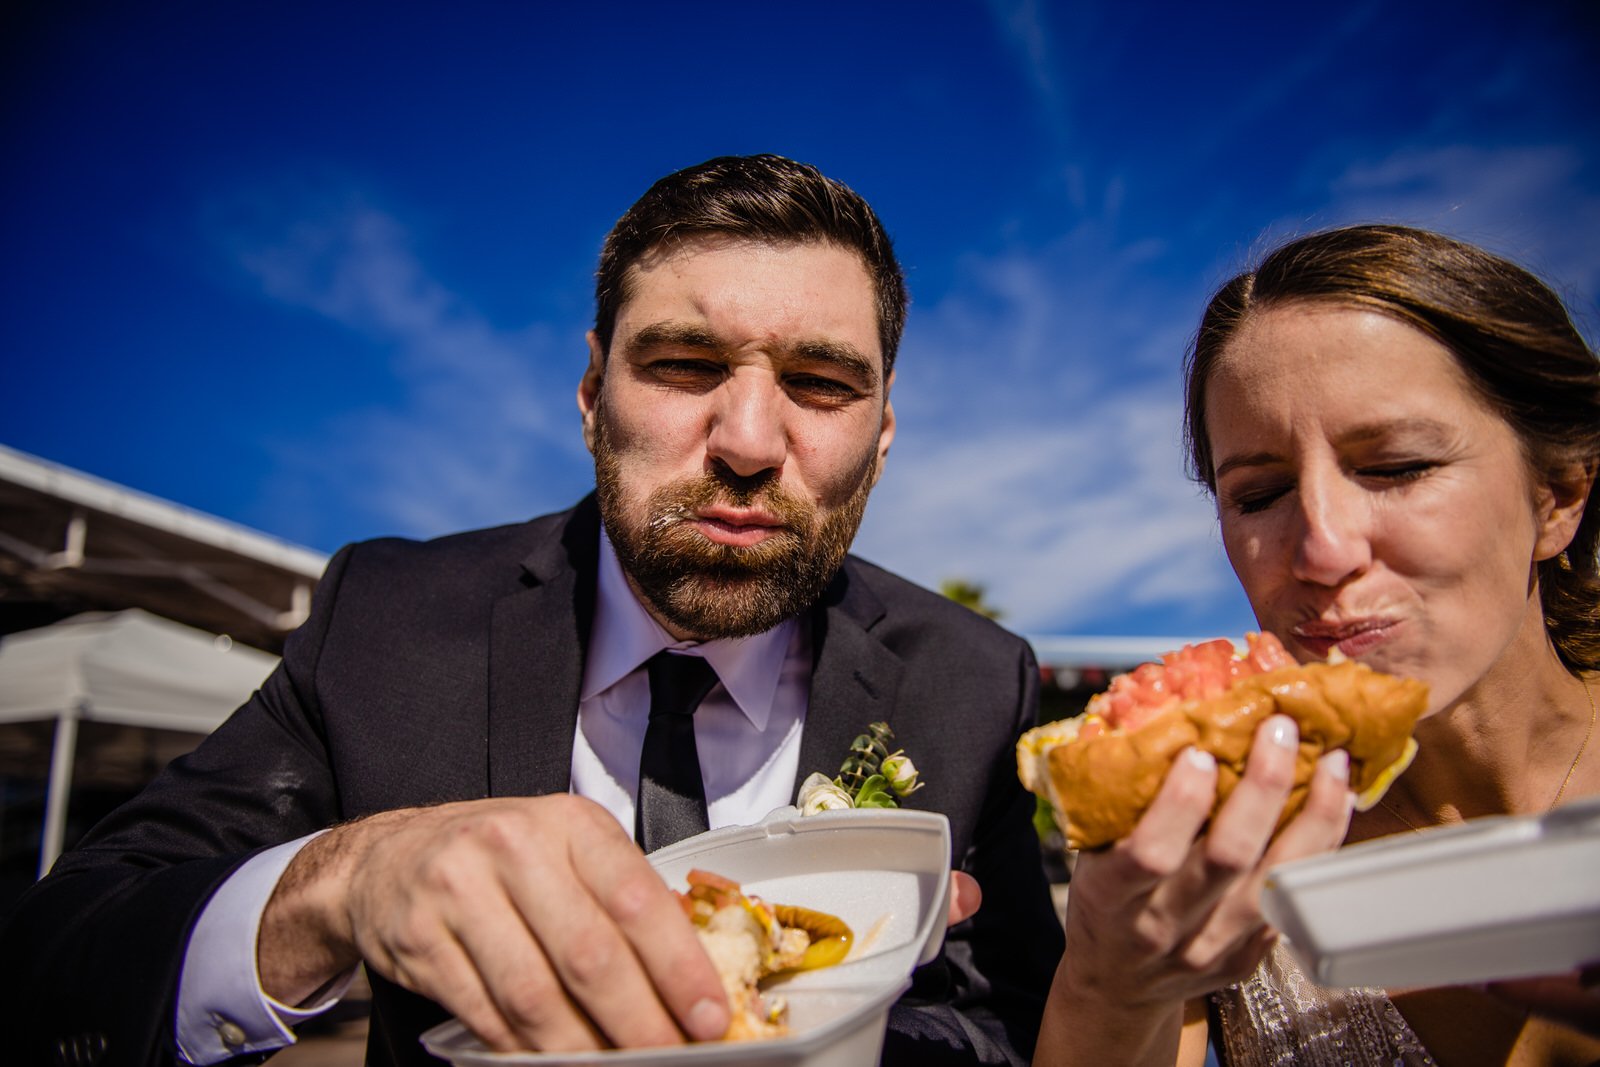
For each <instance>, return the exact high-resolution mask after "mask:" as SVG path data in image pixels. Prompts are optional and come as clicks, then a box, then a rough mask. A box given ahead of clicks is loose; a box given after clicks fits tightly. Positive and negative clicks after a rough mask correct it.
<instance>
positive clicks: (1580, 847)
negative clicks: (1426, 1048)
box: [1262, 797, 1600, 987]
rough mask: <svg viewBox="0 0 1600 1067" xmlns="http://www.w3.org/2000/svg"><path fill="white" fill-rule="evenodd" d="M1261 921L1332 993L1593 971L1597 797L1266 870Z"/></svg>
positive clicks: (1598, 916)
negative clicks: (1582, 968) (1583, 969)
mask: <svg viewBox="0 0 1600 1067" xmlns="http://www.w3.org/2000/svg"><path fill="white" fill-rule="evenodd" d="M1262 908H1263V910H1264V912H1265V913H1266V916H1267V919H1268V921H1269V922H1271V923H1272V924H1273V925H1274V926H1276V927H1277V928H1278V929H1279V930H1281V931H1282V932H1283V934H1284V936H1285V937H1286V938H1287V939H1288V942H1289V948H1290V950H1291V951H1292V952H1293V953H1294V955H1295V957H1296V958H1297V959H1298V960H1299V961H1300V964H1301V966H1303V967H1304V968H1305V969H1306V972H1307V973H1308V974H1310V975H1311V977H1312V978H1314V979H1315V980H1316V981H1318V982H1320V983H1321V984H1323V985H1328V986H1389V987H1396V986H1433V985H1445V984H1452V985H1453V984H1460V983H1464V982H1483V981H1492V980H1496V979H1509V978H1522V977H1528V976H1532V975H1542V974H1559V973H1563V972H1566V971H1570V970H1572V969H1574V968H1577V967H1580V966H1583V965H1585V964H1590V963H1594V962H1596V961H1600V797H1590V798H1586V799H1584V800H1580V801H1576V802H1574V803H1571V804H1569V805H1567V806H1566V807H1563V808H1558V809H1557V810H1555V811H1553V812H1550V813H1549V814H1546V815H1526V816H1493V817H1488V818H1482V819H1473V820H1470V821H1468V822H1466V823H1462V824H1461V825H1458V826H1448V827H1439V828H1436V829H1430V830H1425V831H1423V832H1421V833H1413V834H1402V835H1399V836H1395V837H1385V838H1380V839H1378V840H1375V841H1365V842H1362V843H1361V844H1357V845H1351V846H1349V847H1348V848H1343V849H1340V850H1339V851H1337V852H1332V853H1329V854H1327V855H1324V856H1314V857H1311V858H1309V859H1304V860H1296V861H1293V862H1291V863H1285V864H1282V865H1280V866H1278V867H1275V868H1273V869H1272V871H1271V872H1270V874H1269V876H1268V879H1267V883H1266V887H1265V889H1264V890H1263V892H1262Z"/></svg>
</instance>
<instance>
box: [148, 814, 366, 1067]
mask: <svg viewBox="0 0 1600 1067" xmlns="http://www.w3.org/2000/svg"><path fill="white" fill-rule="evenodd" d="M316 836H317V834H310V835H308V836H306V837H302V838H298V839H297V840H294V841H286V842H284V843H283V844H281V845H278V846H276V847H275V848H269V849H267V850H266V851H265V852H262V853H259V854H258V855H256V856H253V857H251V858H250V859H249V860H248V861H246V862H245V863H244V864H243V865H242V866H241V867H240V868H239V869H238V870H236V871H234V872H233V874H231V875H229V876H228V879H227V880H226V881H224V882H223V883H222V886H221V887H220V888H219V889H218V890H217V891H216V893H215V894H214V895H213V896H212V897H211V899H210V901H208V902H207V903H206V906H205V910H204V911H202V912H201V913H200V919H199V921H198V922H196V923H195V926H194V933H193V934H192V935H191V936H190V938H189V947H188V949H187V950H186V951H185V952H184V957H183V973H182V975H181V976H180V977H179V979H178V1012H177V1020H176V1030H177V1032H176V1034H175V1037H176V1038H177V1042H178V1051H179V1053H180V1054H181V1055H182V1056H183V1058H184V1059H185V1060H187V1061H188V1062H189V1063H193V1064H201V1065H203V1064H211V1063H218V1062H220V1061H222V1060H225V1059H228V1058H230V1057H233V1056H238V1055H242V1054H244V1053H247V1052H270V1051H272V1050H273V1049H278V1048H282V1047H283V1046H285V1045H292V1044H294V1040H295V1036H294V1031H293V1030H291V1029H290V1027H291V1026H294V1025H295V1024H297V1023H300V1022H303V1021H304V1020H306V1019H310V1018H313V1017H315V1016H317V1015H320V1014H322V1013H323V1012H325V1011H327V1010H328V1009H329V1008H331V1007H333V1006H334V1005H335V1004H337V1003H338V1002H339V998H340V997H342V996H344V993H345V990H346V989H348V988H349V986H350V982H351V980H352V979H353V978H354V977H355V968H351V969H350V971H349V972H348V973H346V974H344V975H341V976H340V977H339V978H338V979H336V980H335V981H334V982H332V983H330V984H329V985H328V986H327V987H325V988H324V989H323V990H319V996H318V998H317V1003H316V1004H314V1005H312V1006H310V1007H301V1008H291V1007H288V1006H286V1005H283V1004H279V1003H278V1002H277V1001H275V1000H273V999H272V998H271V997H269V996H268V995H267V993H266V991H265V990H263V989H262V988H261V976H260V972H259V971H258V969H257V967H256V936H257V934H258V933H259V931H260V929H261V916H262V913H263V912H265V911H266V908H267V901H268V900H269V899H271V897H272V891H273V890H274V889H276V888H277V885H278V879H279V878H281V877H282V876H283V872H284V869H285V868H287V867H288V866H289V861H290V860H292V859H294V857H295V855H296V853H298V852H299V851H300V849H301V848H302V847H304V846H305V844H306V842H307V841H310V840H311V839H312V838H314V837H316Z"/></svg>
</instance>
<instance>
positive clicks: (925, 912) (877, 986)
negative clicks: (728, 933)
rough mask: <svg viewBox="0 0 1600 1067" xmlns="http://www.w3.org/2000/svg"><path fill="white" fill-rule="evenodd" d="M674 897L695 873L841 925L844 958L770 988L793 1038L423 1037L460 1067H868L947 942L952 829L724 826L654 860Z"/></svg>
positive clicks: (451, 1030) (859, 823) (942, 824)
mask: <svg viewBox="0 0 1600 1067" xmlns="http://www.w3.org/2000/svg"><path fill="white" fill-rule="evenodd" d="M650 862H651V864H652V865H654V866H655V868H656V870H657V871H659V872H660V874H661V876H662V878H663V879H665V880H666V883H667V884H668V885H669V886H671V887H672V888H674V889H680V890H681V889H685V888H687V884H688V883H687V882H686V881H685V876H686V875H687V874H688V872H689V871H690V870H692V869H694V868H697V867H698V868H702V869H704V870H708V871H714V872H715V873H717V874H720V875H723V876H724V877H727V878H732V879H733V880H734V881H736V882H739V883H740V884H741V886H742V887H743V889H744V891H745V892H746V893H749V894H752V895H754V896H759V897H761V898H763V899H765V900H768V901H771V902H773V903H778V904H793V905H797V906H800V907H805V908H810V909H812V910H814V911H821V912H827V913H829V914H831V915H836V916H838V917H839V918H840V919H843V920H844V922H845V923H846V925H848V926H849V927H850V929H851V931H852V932H853V933H854V935H855V938H854V942H853V943H852V945H851V948H850V954H849V955H848V956H847V957H845V959H844V961H843V962H841V963H839V964H836V965H834V966H833V967H828V968H825V969H823V970H817V971H807V972H801V973H799V974H794V975H791V976H787V977H782V978H778V979H775V980H773V981H772V982H771V984H770V985H768V986H766V988H767V989H768V990H770V991H771V992H773V993H776V994H777V995H779V996H782V997H783V998H784V999H785V1000H787V1001H788V1004H789V1026H790V1034H789V1036H787V1037H781V1038H776V1039H774V1040H771V1041H760V1042H742V1043H729V1044H720V1043H711V1044H699V1045H679V1046H674V1047H671V1048H659V1049H628V1050H622V1049H617V1050H609V1051H605V1052H586V1053H553V1052H550V1053H541V1052H491V1051H489V1050H487V1049H485V1048H484V1046H483V1045H482V1044H481V1043H480V1042H479V1041H478V1040H477V1039H476V1038H474V1037H473V1036H472V1035H471V1033H470V1032H468V1031H467V1029H466V1028H465V1027H464V1026H462V1024H461V1023H460V1022H457V1021H454V1020H452V1021H450V1022H448V1023H445V1024H443V1025H441V1026H436V1027H434V1028H433V1029H432V1030H429V1031H428V1032H427V1033H425V1034H423V1035H422V1043H423V1044H424V1045H425V1046H426V1047H427V1049H428V1051H429V1052H431V1053H433V1055H435V1056H438V1057H440V1058H441V1059H445V1060H448V1061H450V1062H451V1063H453V1064H456V1065H457V1067H518V1065H527V1067H564V1065H577V1064H594V1065H601V1067H669V1065H682V1064H689V1063H694V1064H702V1063H704V1064H741V1065H753V1067H822V1065H827V1067H856V1065H860V1067H870V1065H872V1064H875V1063H877V1061H878V1053H879V1051H880V1049H881V1047H882V1044H883V1034H884V1027H885V1025H886V1023H887V1021H888V1016H889V1006H890V1005H891V1004H892V1003H893V1002H894V1001H895V1000H896V999H897V998H898V997H899V996H900V994H901V993H902V992H904V991H905V989H906V987H907V986H908V985H909V984H910V975H911V972H912V970H913V969H915V968H916V967H917V966H918V965H920V964H923V963H926V962H928V961H930V960H932V959H933V958H934V957H935V956H936V955H938V953H939V948H940V946H941V945H943V943H944V928H945V914H946V912H947V911H948V910H949V896H950V873H949V870H950V824H949V822H948V821H947V820H946V819H945V817H944V816H943V815H939V814H936V813H933V812H922V811H903V810H898V809H856V810H852V811H830V812H822V813H821V814H818V815H809V816H805V817H802V816H801V815H800V813H799V812H798V811H797V810H796V809H794V808H792V807H791V808H779V809H778V810H777V811H774V812H773V813H772V814H770V815H768V816H767V817H766V818H765V819H763V820H762V821H761V822H759V823H756V824H755V825H753V826H730V827H725V828H723V829H720V830H712V831H711V832H709V833H705V834H700V835H699V836H697V837H692V838H689V839H688V840H686V841H680V842H679V843H678V844H676V845H672V846H670V847H668V848H664V849H661V850H660V851H658V852H655V853H652V854H651V856H650Z"/></svg>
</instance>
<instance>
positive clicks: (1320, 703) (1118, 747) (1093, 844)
mask: <svg viewBox="0 0 1600 1067" xmlns="http://www.w3.org/2000/svg"><path fill="white" fill-rule="evenodd" d="M1427 700H1428V687H1427V686H1426V685H1424V684H1423V683H1422V682H1419V681H1415V680H1413V679H1409V678H1397V677H1394V676H1393V675H1388V674H1382V673H1380V672H1378V671H1374V670H1372V669H1371V668H1369V667H1366V666H1364V665H1363V664H1360V663H1355V662H1350V661H1346V662H1342V663H1313V664H1307V665H1304V666H1295V667H1281V668H1278V669H1276V670H1271V671H1268V672H1266V673H1264V674H1255V675H1251V676H1249V677H1246V678H1242V679H1240V680H1239V681H1236V682H1234V683H1233V684H1232V686H1230V687H1229V688H1228V689H1227V690H1226V691H1225V692H1223V693H1222V694H1221V695H1219V696H1214V697H1210V698H1207V699H1200V700H1185V701H1179V702H1175V703H1174V704H1173V705H1172V706H1171V707H1168V708H1166V709H1164V710H1162V711H1160V712H1159V713H1158V714H1155V715H1154V716H1153V717H1151V718H1149V719H1148V720H1147V721H1145V722H1143V723H1141V724H1140V725H1138V726H1136V727H1133V728H1131V729H1127V730H1123V729H1102V730H1099V731H1097V732H1093V736H1088V737H1083V738H1080V737H1079V736H1078V734H1079V731H1080V729H1081V727H1082V726H1083V724H1084V723H1083V720H1085V719H1086V718H1088V717H1089V716H1087V715H1086V716H1079V717H1078V718H1077V719H1072V720H1067V721H1065V722H1055V723H1047V724H1045V725H1044V726H1041V727H1038V728H1037V729H1035V730H1031V731H1029V732H1028V733H1027V734H1025V735H1023V737H1022V739H1021V741H1019V742H1018V745H1017V769H1018V773H1019V775H1020V776H1021V778H1022V782H1023V785H1024V786H1026V787H1027V788H1028V789H1030V790H1031V791H1033V792H1034V793H1036V794H1038V795H1040V796H1043V797H1045V798H1046V799H1048V800H1049V801H1050V803H1051V804H1052V806H1054V808H1055V810H1056V816H1057V818H1058V820H1060V821H1061V825H1062V829H1063V830H1064V832H1065V833H1066V836H1067V844H1068V847H1070V848H1097V847H1099V846H1101V845H1106V844H1110V843H1111V842H1113V841H1116V840H1117V839H1118V838H1121V837H1124V836H1126V835H1127V834H1128V833H1129V832H1130V831H1132V830H1133V827H1134V824H1135V823H1137V822H1138V821H1139V817H1140V816H1141V815H1143V814H1144V811H1145V809H1146V808H1148V807H1149V806H1150V803H1151V801H1153V800H1154V799H1155V796H1156V793H1157V792H1158V791H1160V789H1161V783H1162V781H1163V780H1164V779H1165V778H1166V776H1167V771H1168V770H1169V769H1170V768H1171V766H1172V763H1173V761H1174V760H1175V759H1177V757H1178V755H1179V754H1180V753H1181V752H1182V751H1183V750H1184V749H1185V748H1188V747H1189V746H1190V745H1196V746H1198V747H1199V748H1201V749H1203V750H1205V751H1206V752H1209V753H1211V754H1212V755H1213V756H1215V757H1216V759H1217V799H1216V806H1215V807H1213V809H1212V814H1213V815H1215V814H1216V811H1217V808H1220V806H1221V805H1222V804H1223V802H1224V801H1226V800H1227V798H1228V797H1229V796H1230V795H1231V794H1232V792H1233V788H1234V786H1235V785H1237V784H1238V781H1239V778H1240V776H1242V775H1243V774H1244V767H1245V759H1246V757H1247V756H1248V755H1249V752H1250V744H1251V741H1252V740H1253V739H1254V737H1255V731H1256V727H1257V726H1258V725H1260V723H1261V722H1262V721H1263V720H1264V719H1266V718H1267V717H1268V716H1269V715H1272V714H1274V713H1277V712H1282V713H1283V714H1286V715H1289V716H1291V717H1292V718H1294V720H1295V721H1296V722H1297V723H1299V726H1300V748H1299V753H1298V755H1297V756H1296V759H1295V783H1294V788H1293V790H1292V791H1291V792H1290V795H1289V800H1288V803H1287V804H1286V805H1285V807H1284V810H1283V815H1282V818H1281V820H1280V826H1281V825H1282V823H1283V822H1286V821H1287V820H1288V819H1290V818H1292V817H1293V816H1294V815H1295V814H1296V813H1298V812H1299V811H1300V809H1301V807H1303V806H1304V804H1305V798H1306V793H1307V790H1308V789H1309V787H1310V782H1311V776H1312V773H1313V771H1314V770H1315V769H1316V763H1317V760H1318V759H1319V758H1320V757H1321V756H1322V755H1323V754H1324V753H1326V752H1330V751H1332V750H1334V749H1339V748H1342V749H1344V750H1345V751H1347V752H1348V753H1349V754H1350V788H1351V789H1352V790H1354V791H1355V792H1356V794H1357V805H1358V807H1361V808H1362V809H1363V810H1364V809H1365V808H1367V807H1370V806H1372V805H1373V804H1375V803H1377V801H1378V798H1379V797H1381V796H1382V794H1383V791H1384V790H1385V789H1387V788H1388V785H1389V783H1390V782H1392V781H1393V780H1394V778H1395V777H1396V776H1397V775H1398V774H1399V773H1400V772H1401V771H1402V770H1404V769H1405V767H1406V766H1407V765H1408V764H1409V763H1410V761H1411V757H1412V755H1413V754H1414V753H1415V752H1416V742H1415V741H1413V740H1412V739H1411V731H1412V730H1413V729H1414V728H1415V726H1416V723H1417V720H1418V719H1419V718H1421V716H1422V713H1423V711H1424V710H1426V707H1427Z"/></svg>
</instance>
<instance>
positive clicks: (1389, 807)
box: [1378, 677, 1595, 834]
mask: <svg viewBox="0 0 1600 1067" xmlns="http://www.w3.org/2000/svg"><path fill="white" fill-rule="evenodd" d="M1578 680H1579V681H1581V682H1582V683H1583V692H1584V695H1585V696H1587V697H1588V698H1589V728H1588V729H1587V730H1585V731H1584V732H1583V743H1582V744H1580V745H1579V746H1578V754H1577V755H1576V756H1573V757H1572V766H1570V767H1568V768H1567V773H1566V776H1565V777H1564V778H1562V779H1561V787H1560V788H1559V789H1557V790H1556V795H1555V799H1554V800H1552V801H1550V806H1549V807H1548V808H1546V809H1545V810H1546V811H1554V810H1555V806H1556V805H1557V804H1559V803H1561V795H1562V794H1563V793H1565V792H1566V791H1567V783H1568V782H1570V781H1572V775H1573V773H1574V772H1576V771H1577V769H1578V763H1579V761H1581V760H1582V759H1583V754H1584V752H1585V751H1586V750H1587V749H1588V747H1589V738H1591V737H1593V736H1594V720H1595V705H1594V690H1592V689H1590V688H1589V679H1588V678H1586V677H1580V678H1579V679H1578ZM1378 803H1379V804H1380V805H1381V806H1382V807H1383V808H1384V810H1385V811H1387V812H1388V813H1389V814H1390V815H1393V816H1394V817H1395V818H1397V819H1399V820H1400V821H1401V822H1403V823H1405V824H1406V825H1407V826H1408V827H1410V828H1411V829H1412V830H1415V831H1416V832H1417V833H1419V834H1420V833H1422V827H1420V826H1418V825H1417V824H1416V823H1414V822H1412V821H1411V820H1410V819H1408V818H1406V817H1405V816H1404V815H1402V814H1401V813H1400V809H1399V808H1397V807H1395V806H1394V805H1393V804H1391V803H1389V798H1388V797H1384V798H1383V799H1382V800H1380V801H1379V802H1378Z"/></svg>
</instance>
